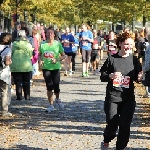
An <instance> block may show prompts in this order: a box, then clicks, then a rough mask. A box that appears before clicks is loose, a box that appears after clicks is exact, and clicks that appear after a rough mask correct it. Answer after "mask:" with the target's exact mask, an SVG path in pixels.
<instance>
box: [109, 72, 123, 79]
mask: <svg viewBox="0 0 150 150" xmlns="http://www.w3.org/2000/svg"><path fill="white" fill-rule="evenodd" d="M118 77H122V73H121V72H114V73H111V74H109V78H110V79H112V80H113V79H116V78H118Z"/></svg>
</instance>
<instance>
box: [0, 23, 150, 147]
mask: <svg viewBox="0 0 150 150" xmlns="http://www.w3.org/2000/svg"><path fill="white" fill-rule="evenodd" d="M149 43H150V34H149V28H145V29H142V30H140V31H136V32H135V33H133V32H131V31H130V30H129V29H128V28H125V29H124V31H122V32H120V33H118V34H116V33H115V32H114V31H110V32H109V33H108V35H107V33H104V32H102V30H100V31H98V32H97V31H96V29H91V28H90V26H88V25H86V24H82V26H81V27H79V29H78V31H77V32H75V31H74V30H72V29H71V30H70V28H69V27H66V28H65V29H63V30H59V29H57V30H54V29H53V27H49V28H44V27H43V25H40V24H39V23H37V24H36V25H33V26H32V29H31V28H28V26H27V25H26V24H24V23H22V24H16V28H15V30H14V32H13V33H12V34H10V33H1V36H0V95H1V97H0V100H1V115H2V116H4V117H6V116H12V114H11V113H10V112H9V111H8V106H9V104H10V102H11V87H12V85H13V84H14V85H15V90H16V100H22V99H23V94H24V99H25V100H30V86H31V85H32V82H33V81H32V78H33V76H34V75H39V74H40V71H39V69H41V70H42V73H43V77H44V80H45V84H46V89H47V97H48V101H49V106H48V108H47V110H46V111H47V112H52V111H53V110H54V103H55V104H56V105H58V106H59V107H60V108H61V109H63V108H64V105H63V103H62V101H61V99H60V95H59V94H60V86H59V82H60V70H61V64H62V61H63V62H64V76H72V75H73V74H74V73H75V72H76V61H75V60H76V55H80V56H82V72H81V75H82V77H89V71H92V72H93V75H96V74H99V73H100V80H101V82H108V84H107V87H106V98H105V103H104V111H105V113H106V123H107V125H106V128H105V130H104V141H103V142H102V143H101V149H102V150H107V149H108V147H109V142H111V140H113V139H114V138H115V137H116V131H117V129H118V127H119V132H118V135H117V142H116V150H123V149H124V148H125V147H126V146H127V143H128V141H129V136H130V124H131V121H132V118H133V114H134V110H135V106H136V101H135V96H134V82H138V83H143V85H144V86H145V87H146V95H144V97H150V83H149V81H150V79H148V78H149V77H150V74H149V72H150V59H149V57H150V46H149ZM104 50H106V52H107V55H108V57H107V59H106V60H103V51H104ZM102 60H103V61H104V63H103V64H102V63H101V65H102V67H101V68H100V66H99V64H100V62H102ZM99 69H100V70H99ZM22 91H23V93H22ZM53 95H55V100H53Z"/></svg>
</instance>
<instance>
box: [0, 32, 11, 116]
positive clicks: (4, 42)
mask: <svg viewBox="0 0 150 150" xmlns="http://www.w3.org/2000/svg"><path fill="white" fill-rule="evenodd" d="M11 40H12V37H11V35H10V34H9V33H2V34H1V36H0V53H1V54H0V55H1V58H2V62H3V64H4V66H3V65H2V66H0V95H1V96H0V101H1V102H0V104H1V115H2V116H4V117H5V116H6V117H7V116H8V117H10V116H12V114H11V113H9V112H8V106H9V103H10V97H11V95H10V94H11V92H10V86H11V75H10V68H9V65H10V64H11V63H12V61H11V49H10V47H9V46H10V44H11Z"/></svg>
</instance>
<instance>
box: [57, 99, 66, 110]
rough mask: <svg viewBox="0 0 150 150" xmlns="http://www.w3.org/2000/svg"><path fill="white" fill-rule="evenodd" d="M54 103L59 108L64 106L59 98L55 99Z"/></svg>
mask: <svg viewBox="0 0 150 150" xmlns="http://www.w3.org/2000/svg"><path fill="white" fill-rule="evenodd" d="M55 104H56V105H57V106H59V107H60V108H61V109H63V108H64V104H63V103H62V102H61V99H55Z"/></svg>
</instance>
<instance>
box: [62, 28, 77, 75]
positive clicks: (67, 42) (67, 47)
mask: <svg viewBox="0 0 150 150" xmlns="http://www.w3.org/2000/svg"><path fill="white" fill-rule="evenodd" d="M74 42H75V41H74V37H73V35H72V34H70V29H69V28H68V27H67V28H66V33H65V34H62V35H61V43H62V45H63V48H64V51H65V54H66V59H65V60H64V67H65V73H64V76H68V72H67V65H69V75H72V61H71V59H72V44H74Z"/></svg>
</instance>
